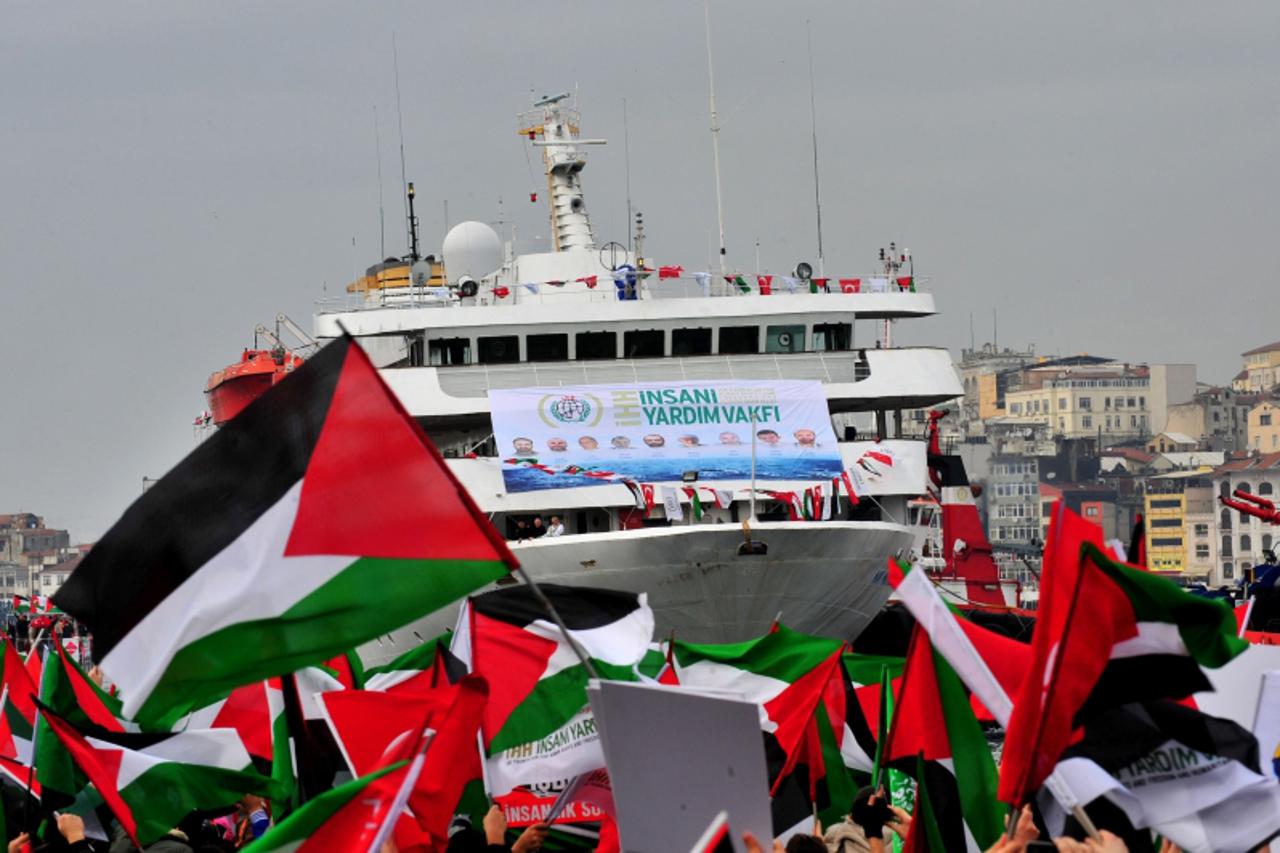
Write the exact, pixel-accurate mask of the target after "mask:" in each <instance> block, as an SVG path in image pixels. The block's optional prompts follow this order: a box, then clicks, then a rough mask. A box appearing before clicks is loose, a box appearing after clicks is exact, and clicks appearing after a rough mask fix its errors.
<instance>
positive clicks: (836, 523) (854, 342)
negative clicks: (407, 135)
mask: <svg viewBox="0 0 1280 853" xmlns="http://www.w3.org/2000/svg"><path fill="white" fill-rule="evenodd" d="M580 126H581V116H580V114H579V112H578V111H577V110H576V109H575V108H573V107H572V106H571V105H570V104H569V103H568V96H566V95H558V96H553V97H546V98H542V99H540V100H538V101H536V102H535V103H534V104H533V107H532V109H531V110H529V111H527V112H525V113H522V114H521V115H520V116H519V117H518V119H517V132H518V134H519V135H520V136H521V137H522V138H523V139H525V140H527V142H528V144H529V145H531V146H533V147H534V148H535V149H536V150H538V151H540V153H541V155H542V161H543V165H544V172H545V178H546V201H547V203H548V207H549V223H548V224H549V229H550V241H549V245H547V244H543V245H544V246H546V247H547V248H549V249H550V251H542V252H532V253H521V252H519V251H517V249H516V245H515V241H514V240H513V239H506V240H504V239H503V238H502V237H501V236H500V235H499V234H498V233H497V232H496V231H495V230H494V229H493V228H492V227H490V226H489V225H487V224H485V223H481V222H474V221H468V222H461V223H459V224H457V225H454V226H453V227H452V228H451V229H450V230H449V231H448V233H447V234H446V235H445V236H444V238H443V242H442V244H441V251H440V253H439V255H435V254H425V255H424V254H422V253H421V252H420V250H419V237H418V233H417V219H416V217H415V216H414V214H413V204H414V201H415V198H414V196H415V192H414V189H413V185H412V184H408V185H407V192H408V199H407V201H408V209H409V229H408V242H409V248H410V252H409V254H408V255H407V256H406V257H404V258H400V259H397V258H388V259H386V260H384V261H382V262H380V263H379V264H377V265H375V266H373V267H370V268H369V271H368V273H367V274H366V275H365V276H363V277H362V278H360V279H359V280H357V281H355V282H353V283H352V284H351V285H349V286H348V287H347V293H346V295H344V296H341V297H337V298H331V299H328V300H324V301H322V302H320V303H319V305H318V308H317V312H316V315H315V317H314V336H315V338H316V339H317V340H318V341H320V342H323V341H325V340H332V339H334V338H337V337H339V336H341V335H343V334H350V335H352V336H353V337H354V339H355V340H356V341H357V342H358V343H359V344H360V345H361V346H362V348H363V349H364V350H365V352H366V353H368V355H369V356H370V358H371V359H372V361H373V362H374V364H375V366H377V367H378V369H379V372H380V375H381V376H382V378H383V379H384V380H385V381H386V383H387V384H388V386H389V387H390V388H391V389H392V390H393V391H394V393H395V394H396V395H397V396H398V397H399V399H400V401H401V403H402V404H403V405H404V408H405V409H406V411H407V412H408V413H409V414H410V415H411V416H412V417H413V418H414V419H415V420H416V421H417V422H418V423H419V424H420V425H421V426H422V428H423V429H424V430H425V432H426V433H427V434H428V436H430V438H431V439H432V440H433V442H434V443H435V444H436V445H437V446H438V447H439V448H440V450H441V451H442V454H443V455H444V456H445V457H446V459H447V462H448V464H449V467H450V469H451V470H452V471H453V473H454V474H455V475H456V477H457V478H458V480H459V481H460V482H461V483H462V484H463V485H464V486H465V487H466V488H467V490H468V491H469V492H470V495H471V497H472V498H473V499H474V501H475V502H476V504H477V505H478V506H479V507H480V508H481V509H482V510H483V511H484V512H485V513H486V514H487V515H488V517H489V518H490V520H491V521H492V523H493V524H494V525H495V526H496V527H497V529H498V530H499V531H500V532H501V533H503V534H504V535H506V536H507V537H508V538H509V539H512V540H513V541H512V543H511V547H512V550H513V552H514V553H515V555H516V557H517V558H518V560H519V561H520V563H521V565H522V567H523V568H524V570H525V571H526V572H527V573H528V575H529V576H530V577H531V578H532V579H533V580H535V581H537V582H539V583H555V584H569V585H583V586H592V587H601V588H608V589H616V590H626V591H632V592H644V593H646V594H647V596H648V603H649V605H650V606H651V607H652V608H653V611H654V614H655V618H656V620H657V626H658V630H659V632H662V633H666V632H670V631H674V632H675V633H676V635H678V636H680V637H682V638H684V639H687V640H690V641H707V642H711V641H716V642H723V641H736V640H743V639H746V638H748V637H752V636H758V635H759V634H761V633H763V632H764V631H767V630H768V629H769V626H770V625H771V624H773V623H774V622H775V621H776V620H778V619H781V620H782V621H783V622H785V623H786V624H787V625H789V626H791V627H793V628H796V629H798V630H801V631H806V632H809V633H814V634H822V635H828V636H836V637H845V638H852V637H854V636H856V635H857V634H858V633H859V632H860V631H861V630H862V628H863V627H865V626H866V624H867V623H868V622H869V621H870V620H871V618H872V617H873V616H874V615H875V614H876V613H877V612H878V611H879V610H880V609H881V607H882V605H883V604H884V603H885V601H886V600H887V598H888V597H889V594H890V589H889V586H888V584H887V560H888V558H889V557H891V556H899V557H903V558H912V557H913V556H914V550H915V548H916V547H917V546H918V540H919V531H918V530H917V529H916V527H915V526H914V525H913V524H912V523H911V519H910V517H909V512H910V507H909V502H910V501H912V500H913V499H915V498H917V497H918V496H919V495H921V494H924V493H925V492H926V490H927V487H928V473H927V471H928V468H927V459H926V457H927V455H928V454H927V441H926V435H925V432H924V429H923V426H922V424H921V423H920V422H918V421H916V420H914V418H913V417H912V416H911V415H910V414H909V413H914V412H917V411H923V410H926V409H927V408H929V407H932V406H935V405H937V404H939V403H941V402H943V401H946V400H951V399H954V398H956V397H958V396H960V395H961V394H962V393H963V389H962V387H961V385H960V382H959V379H958V377H957V375H956V373H955V370H954V369H953V367H952V364H951V358H950V354H949V353H948V351H947V350H946V349H945V348H941V347H928V346H906V347H904V346H898V345H896V344H895V343H894V340H893V330H894V327H895V324H898V323H901V322H904V321H909V320H912V319H917V318H924V317H929V316H932V315H934V314H935V313H936V308H935V304H934V298H933V295H932V294H931V293H930V292H928V283H929V279H928V278H925V277H921V276H917V275H915V274H914V259H912V258H911V257H910V256H909V253H908V252H906V251H905V250H899V249H898V248H897V246H896V244H890V247H889V249H888V250H887V251H886V250H884V249H881V250H880V253H879V254H880V257H879V258H878V260H877V261H876V263H875V264H874V265H873V267H874V268H873V270H872V271H871V272H870V273H867V274H864V275H861V276H858V277H856V278H853V277H851V278H847V279H843V278H842V279H836V278H827V277H824V276H823V275H822V271H821V261H820V262H819V267H820V269H819V270H818V271H817V272H816V273H815V271H814V270H813V267H812V265H810V264H809V263H806V262H797V263H796V265H795V267H794V269H792V270H788V271H787V274H786V275H778V276H771V277H769V278H770V279H771V281H770V282H769V283H770V284H771V285H772V286H771V287H766V283H765V278H764V277H761V278H760V279H759V281H758V284H754V285H752V286H750V287H743V284H744V281H745V277H743V276H736V275H733V274H729V275H726V274H724V273H725V270H724V269H721V270H720V271H719V272H718V273H716V274H714V275H713V274H711V272H710V271H708V272H701V273H698V272H695V273H685V272H684V271H683V268H682V267H681V266H679V265H674V264H666V265H664V264H659V263H657V262H656V259H655V258H651V257H648V256H646V255H645V253H644V230H643V229H644V226H643V216H642V214H636V215H635V221H634V223H631V222H629V223H628V228H631V227H632V226H633V224H634V231H633V233H632V234H631V235H623V236H622V237H621V239H618V240H614V241H608V242H598V241H597V239H596V237H595V235H594V232H593V229H592V224H591V220H590V215H589V211H588V207H587V204H586V196H585V194H584V184H583V174H584V170H585V167H586V162H587V161H586V155H585V153H584V147H585V146H586V145H589V144H601V143H602V142H603V140H595V139H585V138H583V137H582V136H581V135H580ZM536 195H537V194H531V200H532V199H536ZM723 263H724V262H723V260H722V262H721V264H722V267H723ZM904 273H910V275H909V276H907V277H903V275H902V274H904ZM751 278H753V279H754V278H756V277H755V276H751ZM899 282H909V286H907V285H905V284H902V285H900V284H899ZM744 291H747V292H744ZM681 382H685V383H689V384H690V385H694V384H696V385H700V386H715V385H717V384H721V385H724V384H728V383H740V384H746V385H750V384H752V383H755V384H757V385H765V386H767V385H769V384H770V383H778V384H781V383H801V384H805V383H811V385H806V387H817V388H818V393H819V394H820V398H821V400H820V402H821V405H822V407H823V412H822V418H824V419H826V420H828V421H829V424H822V425H821V426H822V427H823V431H822V433H823V435H829V436H831V439H830V446H828V447H827V448H825V449H824V450H823V452H824V453H828V454H830V455H832V456H834V459H835V464H836V465H838V466H839V469H840V470H841V471H855V472H858V471H861V472H862V473H863V474H866V475H867V476H866V477H865V478H864V479H861V480H860V486H859V487H858V488H857V489H855V492H857V491H860V492H861V494H860V495H855V496H854V497H850V496H849V494H848V491H849V489H848V488H847V487H846V488H845V490H844V495H843V500H841V499H839V498H837V499H836V500H835V501H834V502H832V501H830V500H829V497H830V492H831V491H832V490H835V491H839V484H838V483H835V482H832V479H830V477H829V474H824V475H823V476H824V478H825V487H826V488H827V492H826V496H827V498H828V500H823V501H815V503H814V507H815V511H814V513H813V514H814V515H817V514H818V513H817V511H816V506H817V505H818V503H821V504H822V505H823V506H824V507H825V508H826V512H825V513H823V514H825V515H829V516H830V517H829V518H828V519H827V520H813V521H810V520H797V517H803V516H804V515H807V514H809V513H808V512H807V505H806V507H797V505H796V502H795V500H794V499H793V498H794V496H795V495H803V494H810V495H813V494H815V492H814V487H815V479H814V478H813V477H806V476H804V475H803V474H802V473H797V474H796V475H795V476H793V477H790V478H789V477H788V476H786V475H785V474H784V475H782V476H777V475H776V472H775V476H772V478H769V479H759V480H757V479H756V478H755V476H754V472H755V471H756V462H757V450H756V449H755V448H756V436H757V435H759V434H762V433H763V432H768V431H767V430H765V431H758V430H755V429H754V428H753V427H755V426H756V425H757V424H756V422H755V421H754V420H753V421H752V422H751V424H750V425H749V427H752V428H751V429H744V430H742V431H741V432H742V433H743V434H744V435H745V434H746V433H747V432H750V434H751V448H752V449H751V451H750V464H751V471H752V472H753V473H752V474H751V475H749V474H748V472H747V470H746V467H745V466H746V455H747V450H746V449H745V446H744V448H743V449H740V450H739V451H738V457H737V458H739V459H740V460H741V461H742V465H743V467H742V468H740V469H736V470H726V469H722V468H717V469H714V470H706V468H705V466H704V469H703V470H698V467H699V466H698V465H697V464H696V463H689V464H688V465H687V466H686V467H687V468H688V469H689V470H683V471H679V472H673V470H672V469H671V466H670V465H668V466H667V468H666V469H664V470H663V471H662V472H661V473H660V474H658V475H655V478H651V480H650V481H649V482H644V483H642V484H638V482H637V481H638V480H641V479H643V477H642V476H636V477H634V478H633V479H628V478H627V477H625V476H603V475H611V474H613V472H611V471H601V470H583V468H582V467H581V466H563V465H562V466H558V467H557V466H550V465H548V464H546V463H547V462H548V461H549V460H548V458H547V456H546V455H545V453H544V455H543V456H542V457H541V458H542V462H536V461H533V460H531V459H530V458H527V457H529V454H530V452H531V451H530V450H529V446H531V445H532V443H533V442H532V441H530V442H529V446H526V447H524V448H523V450H524V451H525V452H524V454H523V456H524V457H525V458H522V455H521V450H522V447H521V445H520V444H519V442H520V441H522V440H523V439H520V438H517V439H516V447H515V448H514V449H513V448H512V447H510V446H504V445H502V444H500V442H499V439H498V437H495V430H499V432H500V431H501V430H500V429H499V427H501V424H500V423H499V420H500V419H499V417H498V413H496V412H495V411H494V405H495V400H499V399H502V395H503V394H505V393H508V392H513V391H519V390H521V389H544V390H546V389H550V390H551V391H554V390H555V389H572V393H570V394H566V395H562V397H561V399H559V400H558V401H557V402H556V403H555V405H557V406H561V407H562V409H563V411H561V410H557V411H556V412H554V413H553V414H555V415H556V417H558V418H559V417H561V416H563V417H564V418H565V419H570V418H571V417H577V416H579V415H581V414H582V412H583V410H584V407H587V408H589V407H590V400H591V399H593V395H592V391H591V389H606V388H618V387H621V386H626V387H628V388H631V387H635V388H642V389H643V388H646V387H649V386H654V385H659V384H662V383H668V384H670V383H677V384H678V383H681ZM601 393H603V392H601ZM575 395H577V396H575ZM552 396H554V395H552ZM564 397H568V398H569V399H568V401H567V402H566V401H565V399H563V398H564ZM597 402H598V401H597ZM752 417H754V414H753V416H752ZM828 426H829V427H830V429H829V430H827V429H826V427H828ZM610 434H611V433H610ZM797 435H798V438H797V442H798V443H799V442H804V441H805V440H806V439H807V441H808V444H809V445H810V446H812V445H813V444H814V441H813V436H812V433H810V435H808V436H803V435H799V433H798V434H797ZM587 438H590V441H591V445H588V444H586V443H585V441H586V439H587ZM608 438H609V436H608V435H603V440H608ZM766 438H771V439H773V440H775V441H776V439H777V434H776V433H775V434H774V435H773V436H766ZM614 439H615V444H614V449H616V448H617V447H618V444H617V443H616V442H617V440H619V439H622V440H625V441H628V442H629V441H631V440H632V439H630V438H627V437H626V436H614ZM686 439H688V441H689V442H690V443H692V444H695V445H696V444H697V442H698V439H697V437H696V436H683V437H681V442H682V443H684V442H685V441H686ZM704 440H705V439H704ZM735 440H736V439H735ZM552 441H553V442H554V441H556V439H552ZM634 441H635V442H636V443H637V445H638V444H639V441H640V438H639V437H638V436H637V437H635V438H634ZM645 441H646V442H648V441H649V437H648V436H646V437H645ZM580 442H581V443H582V446H583V447H584V448H585V447H590V448H591V449H592V450H595V446H594V445H595V444H596V442H597V439H596V438H594V437H583V438H581V439H580ZM563 444H564V442H561V445H563ZM575 449H576V448H575ZM607 449H609V447H608V445H605V446H604V447H602V448H601V451H602V452H603V451H604V450H607ZM641 449H642V450H643V448H641ZM543 450H544V451H545V450H546V449H545V448H544V449H543ZM564 450H565V448H564V447H563V446H556V445H554V444H553V445H552V451H553V452H552V455H553V456H554V455H555V452H554V451H564ZM513 454H514V456H513ZM619 455H626V454H619ZM895 463H896V465H895ZM671 464H675V463H671ZM886 465H887V466H890V467H893V468H894V470H893V471H892V472H891V473H892V476H886V475H885V470H884V469H885V466H886ZM859 466H861V467H859ZM592 474H595V475H599V476H598V479H594V480H593V479H591V475H592ZM760 476H761V477H762V478H765V477H767V476H768V472H767V471H763V470H762V471H761V472H760ZM539 477H546V478H548V479H547V480H546V481H545V482H542V483H535V484H534V485H535V486H538V487H536V488H523V487H521V488H516V487H514V486H515V484H516V483H518V482H525V480H527V479H528V478H534V479H537V478H539ZM520 478H525V480H521V479H520ZM837 479H839V478H837ZM552 480H554V485H556V486H558V487H556V488H544V487H541V486H545V485H547V484H548V483H550V482H551V481H552ZM820 482H821V481H819V483H820ZM641 485H642V486H643V490H642V489H641V488H640V486H641ZM642 492H643V495H644V496H648V495H651V494H663V495H665V496H667V502H666V504H665V506H664V504H663V503H662V502H652V503H650V502H647V501H646V499H645V498H642V497H641V495H642ZM672 496H674V501H673V498H672ZM428 499H429V498H427V497H425V496H424V500H428ZM535 516H537V517H540V518H542V519H543V520H549V519H550V518H551V517H553V516H554V517H556V518H558V519H560V520H561V522H562V524H563V525H564V535H560V536H554V537H552V536H543V537H541V538H536V539H532V540H530V541H518V540H519V539H520V538H521V534H520V525H521V522H526V523H529V522H531V520H532V519H533V518H534V517H535ZM504 582H506V583H515V582H517V581H516V580H515V579H504ZM455 618H456V608H455V609H452V610H446V611H441V612H439V613H435V614H432V615H430V616H428V617H427V618H425V619H423V620H421V621H420V622H418V623H415V624H414V625H411V626H408V627H407V628H405V629H404V630H402V631H400V632H397V633H396V634H393V635H391V636H389V637H383V638H380V639H379V640H378V641H376V642H375V643H373V644H371V645H370V646H369V647H366V648H365V649H364V650H363V651H362V654H363V656H364V657H365V659H366V661H367V662H370V663H378V662H381V661H385V660H387V659H389V658H391V657H392V656H394V655H395V654H396V653H398V652H400V651H403V650H404V649H405V648H407V647H408V646H409V645H412V644H414V643H415V642H418V641H421V640H422V639H425V638H427V637H430V636H434V635H436V634H438V633H440V632H441V631H443V630H445V629H447V628H451V627H453V623H454V620H455Z"/></svg>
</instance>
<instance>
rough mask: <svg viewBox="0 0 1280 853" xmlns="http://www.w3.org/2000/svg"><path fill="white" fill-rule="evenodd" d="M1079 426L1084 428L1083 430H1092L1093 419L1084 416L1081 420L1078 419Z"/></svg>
mask: <svg viewBox="0 0 1280 853" xmlns="http://www.w3.org/2000/svg"><path fill="white" fill-rule="evenodd" d="M1080 425H1081V426H1082V427H1084V428H1085V429H1092V428H1093V418H1091V417H1089V416H1088V415H1085V416H1084V417H1082V418H1081V419H1080Z"/></svg>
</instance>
